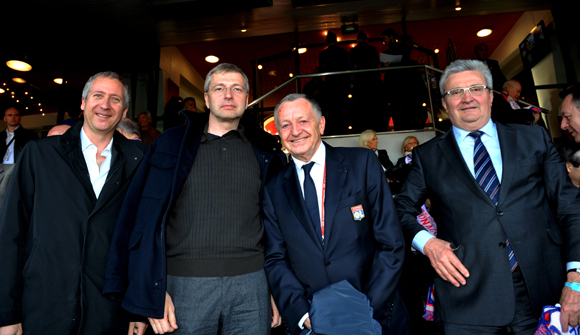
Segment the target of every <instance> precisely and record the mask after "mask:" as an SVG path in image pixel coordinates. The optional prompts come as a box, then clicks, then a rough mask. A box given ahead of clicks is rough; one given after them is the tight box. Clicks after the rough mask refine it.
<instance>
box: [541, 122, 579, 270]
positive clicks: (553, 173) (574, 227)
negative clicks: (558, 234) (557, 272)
mask: <svg viewBox="0 0 580 335" xmlns="http://www.w3.org/2000/svg"><path fill="white" fill-rule="evenodd" d="M534 129H538V131H541V132H542V135H543V138H542V142H543V144H544V145H545V146H546V147H547V150H546V156H545V157H542V158H541V159H543V172H544V184H545V185H546V193H547V195H548V199H550V202H551V203H552V204H555V206H556V214H557V217H558V221H559V222H560V223H561V225H562V229H563V234H562V235H563V237H564V239H565V240H566V241H565V244H566V245H567V248H566V261H567V262H580V208H579V206H578V201H579V198H580V193H579V192H578V189H577V188H576V187H572V186H573V185H572V184H571V183H572V182H571V181H570V178H569V177H568V174H567V172H566V169H565V164H564V162H562V160H561V158H560V155H559V154H558V151H557V150H556V147H555V146H554V145H553V144H552V141H551V140H550V137H549V135H548V133H547V132H546V130H545V129H544V128H542V127H534Z"/></svg>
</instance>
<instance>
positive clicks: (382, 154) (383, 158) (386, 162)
mask: <svg viewBox="0 0 580 335" xmlns="http://www.w3.org/2000/svg"><path fill="white" fill-rule="evenodd" d="M377 151H378V153H379V155H378V157H379V161H380V162H381V165H382V166H383V167H384V168H385V169H387V171H389V170H390V169H392V168H393V162H391V160H390V159H389V154H388V153H387V150H377Z"/></svg>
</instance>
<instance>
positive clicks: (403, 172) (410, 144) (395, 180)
mask: <svg viewBox="0 0 580 335" xmlns="http://www.w3.org/2000/svg"><path fill="white" fill-rule="evenodd" d="M418 145H419V140H417V138H416V137H415V136H407V137H405V139H404V140H403V143H402V144H401V153H403V157H401V158H399V159H398V160H397V163H396V164H395V165H394V166H393V168H392V169H391V170H389V171H387V177H388V178H389V180H390V181H391V183H390V184H389V185H390V186H391V192H392V193H393V194H398V193H399V192H400V191H401V188H402V187H403V185H404V184H405V181H406V180H407V175H408V174H409V171H411V167H412V164H411V163H412V162H413V149H414V148H415V147H416V146H418Z"/></svg>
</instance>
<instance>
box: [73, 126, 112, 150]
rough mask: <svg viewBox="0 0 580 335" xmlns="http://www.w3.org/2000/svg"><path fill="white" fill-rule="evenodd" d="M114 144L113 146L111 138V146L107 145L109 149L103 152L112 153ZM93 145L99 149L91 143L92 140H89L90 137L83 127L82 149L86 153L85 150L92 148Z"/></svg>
mask: <svg viewBox="0 0 580 335" xmlns="http://www.w3.org/2000/svg"><path fill="white" fill-rule="evenodd" d="M112 144H113V138H111V142H109V145H107V147H106V148H105V149H104V150H103V152H108V151H111V146H112ZM91 145H92V146H94V147H95V148H96V147H97V146H96V145H94V144H93V142H91V140H90V139H89V137H88V136H87V134H86V133H85V127H84V126H83V127H81V149H82V151H83V152H84V151H85V150H87V149H88V148H90V146H91Z"/></svg>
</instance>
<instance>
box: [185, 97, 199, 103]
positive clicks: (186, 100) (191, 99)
mask: <svg viewBox="0 0 580 335" xmlns="http://www.w3.org/2000/svg"><path fill="white" fill-rule="evenodd" d="M188 101H193V103H194V104H195V102H196V101H195V99H194V98H193V97H188V98H185V99H184V100H183V104H185V103H186V102H188Z"/></svg>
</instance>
